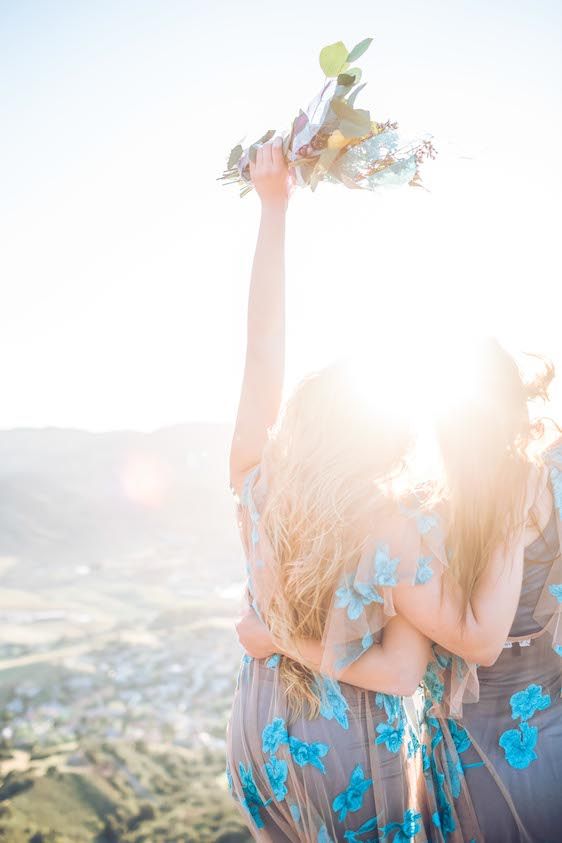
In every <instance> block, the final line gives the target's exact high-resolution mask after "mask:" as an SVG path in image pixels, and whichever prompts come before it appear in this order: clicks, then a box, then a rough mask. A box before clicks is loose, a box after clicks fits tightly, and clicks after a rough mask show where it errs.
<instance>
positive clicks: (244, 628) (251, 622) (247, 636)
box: [236, 609, 277, 659]
mask: <svg viewBox="0 0 562 843" xmlns="http://www.w3.org/2000/svg"><path fill="white" fill-rule="evenodd" d="M236 632H237V634H238V640H239V641H240V643H241V644H242V646H243V647H244V649H245V650H246V652H247V653H248V654H249V655H250V656H253V658H255V659H267V658H268V657H269V656H272V655H273V654H274V653H275V652H277V651H276V649H275V644H274V643H273V639H272V637H271V635H270V633H269V630H268V628H267V627H266V625H265V624H264V623H262V621H260V619H259V618H258V616H257V615H256V613H255V612H254V610H253V609H248V610H247V611H246V612H245V614H244V615H243V616H242V618H241V619H240V620H239V621H238V623H237V624H236Z"/></svg>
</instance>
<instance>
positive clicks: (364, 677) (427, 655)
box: [236, 610, 431, 696]
mask: <svg viewBox="0 0 562 843" xmlns="http://www.w3.org/2000/svg"><path fill="white" fill-rule="evenodd" d="M236 629H237V632H238V638H239V640H240V643H241V644H242V646H243V647H244V648H245V649H246V650H247V652H248V653H249V654H250V655H252V656H254V657H255V658H260V659H261V658H267V656H270V655H272V654H273V653H275V652H277V653H279V652H282V653H283V655H287V656H289V658H291V659H293V660H294V661H298V662H300V663H301V664H304V665H306V666H307V667H309V668H310V669H311V670H314V671H316V672H318V671H319V670H320V667H321V663H322V656H323V648H322V644H321V642H320V641H311V640H306V639H299V640H298V641H296V642H295V646H294V648H291V649H290V650H289V649H286V650H280V649H279V647H278V646H277V645H276V644H275V643H274V641H273V639H272V637H271V635H270V633H269V630H268V629H267V627H266V626H265V625H264V624H263V623H262V622H261V621H260V620H259V618H258V617H257V615H256V614H255V612H253V611H251V610H250V611H249V612H246V614H245V615H244V617H243V618H242V620H241V621H240V622H239V623H238V624H237V627H236ZM430 659H431V647H430V642H429V640H428V639H427V638H426V637H425V636H424V635H422V634H421V633H420V632H419V631H418V630H417V629H415V628H414V627H413V626H412V625H411V624H409V623H408V622H407V621H406V620H404V618H401V617H399V616H396V617H395V618H393V619H392V620H391V621H389V623H388V624H387V626H386V627H385V629H384V633H383V640H382V643H381V644H374V645H373V646H372V647H369V649H368V650H367V651H366V652H365V653H364V654H363V655H362V656H360V657H359V658H358V659H356V660H355V661H354V662H353V663H352V664H350V665H349V666H348V667H346V668H345V670H343V671H342V673H341V674H340V676H339V678H340V679H341V680H342V681H343V682H347V683H348V684H349V685H355V686H357V687H358V688H364V689H365V690H367V691H379V692H380V693H383V694H399V695H401V696H411V695H412V694H413V693H414V691H415V690H416V688H417V687H418V685H419V684H420V681H421V679H422V676H423V674H424V672H425V669H426V667H427V664H428V662H429V661H430Z"/></svg>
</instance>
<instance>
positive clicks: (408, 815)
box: [381, 808, 421, 843]
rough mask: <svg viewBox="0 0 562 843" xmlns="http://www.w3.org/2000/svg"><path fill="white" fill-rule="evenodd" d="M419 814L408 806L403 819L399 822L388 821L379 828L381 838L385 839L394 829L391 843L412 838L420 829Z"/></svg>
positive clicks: (399, 842) (401, 842)
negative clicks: (394, 832)
mask: <svg viewBox="0 0 562 843" xmlns="http://www.w3.org/2000/svg"><path fill="white" fill-rule="evenodd" d="M420 819H421V814H419V813H417V812H416V811H413V810H412V809H411V808H408V810H407V811H405V812H404V819H403V821H402V822H401V823H396V822H394V823H388V825H385V826H383V827H382V828H381V840H385V839H386V838H387V837H388V835H389V834H390V833H391V832H393V831H396V834H395V835H394V837H393V843H403V841H406V840H412V838H414V837H415V836H416V834H417V833H418V831H419V830H420V828H421V826H420V822H419V821H420Z"/></svg>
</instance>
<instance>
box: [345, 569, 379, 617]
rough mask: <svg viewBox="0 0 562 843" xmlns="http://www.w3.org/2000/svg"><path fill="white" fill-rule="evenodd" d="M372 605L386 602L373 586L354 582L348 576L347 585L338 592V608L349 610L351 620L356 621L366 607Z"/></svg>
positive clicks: (348, 615) (348, 614)
mask: <svg viewBox="0 0 562 843" xmlns="http://www.w3.org/2000/svg"><path fill="white" fill-rule="evenodd" d="M370 603H384V600H383V599H382V597H381V596H380V594H379V593H378V592H377V590H376V589H375V588H373V587H372V586H371V585H369V584H368V583H361V582H354V581H353V577H352V576H350V575H349V574H348V575H347V576H346V578H345V584H344V585H342V586H340V587H339V588H338V590H337V591H336V603H335V605H336V608H337V609H347V617H348V618H349V620H350V621H356V620H357V618H358V617H359V616H360V615H361V613H362V611H363V609H364V607H365V606H368V605H369V604H370Z"/></svg>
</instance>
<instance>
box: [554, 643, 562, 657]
mask: <svg viewBox="0 0 562 843" xmlns="http://www.w3.org/2000/svg"><path fill="white" fill-rule="evenodd" d="M552 649H553V650H554V652H555V653H556V655H557V656H562V644H555V645H554V647H553V648H552Z"/></svg>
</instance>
